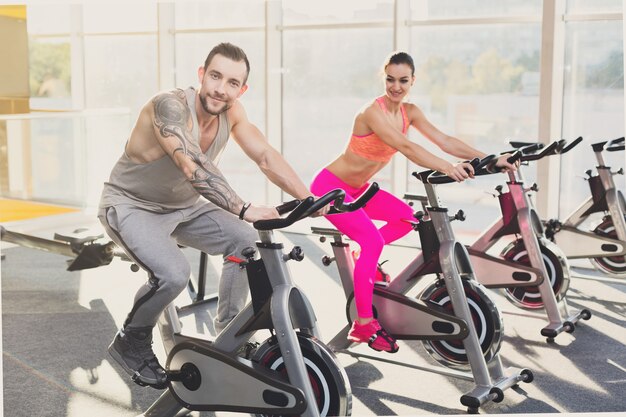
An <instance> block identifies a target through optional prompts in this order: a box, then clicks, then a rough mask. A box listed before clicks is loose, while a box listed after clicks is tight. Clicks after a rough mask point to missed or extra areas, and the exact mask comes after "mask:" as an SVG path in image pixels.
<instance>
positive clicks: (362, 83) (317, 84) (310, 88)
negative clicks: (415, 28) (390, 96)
mask: <svg viewBox="0 0 626 417" xmlns="http://www.w3.org/2000/svg"><path fill="white" fill-rule="evenodd" d="M392 42H393V32H392V31H391V29H369V30H352V29H336V30H323V31H303V30H294V31H287V32H285V33H284V34H283V43H284V49H283V56H284V71H285V74H284V78H283V100H284V102H283V138H284V140H283V142H284V149H283V154H284V155H285V157H286V158H287V161H289V163H290V164H291V165H292V166H293V167H294V168H295V169H296V171H297V172H298V174H299V175H300V176H301V178H302V179H303V180H304V181H305V183H306V184H307V185H308V184H309V183H310V181H311V180H312V179H313V175H314V174H315V172H316V171H318V170H319V169H321V168H322V167H324V166H325V165H326V164H328V163H330V162H331V161H332V160H333V159H334V158H335V157H336V156H338V155H339V154H340V153H341V152H342V151H343V149H344V148H345V146H346V145H347V143H348V139H349V137H350V133H351V131H352V122H353V119H354V115H355V113H356V112H357V111H358V110H359V108H361V107H362V106H363V105H364V104H366V103H368V102H370V101H371V100H373V99H374V98H375V97H377V96H378V95H380V94H382V93H383V92H384V90H383V78H382V76H381V75H382V73H381V67H382V64H383V62H384V60H385V58H386V57H387V55H388V54H389V53H390V52H391V51H392V48H393V44H392ZM328 45H342V48H329V47H328ZM304 51H306V53H304ZM363 51H367V54H363ZM355 63H358V64H355ZM390 174H391V170H390V168H389V166H388V167H387V168H385V170H383V171H382V172H381V173H380V175H379V176H378V177H376V178H375V180H377V181H378V182H379V183H380V185H381V187H383V188H386V189H390V186H391V183H390Z"/></svg>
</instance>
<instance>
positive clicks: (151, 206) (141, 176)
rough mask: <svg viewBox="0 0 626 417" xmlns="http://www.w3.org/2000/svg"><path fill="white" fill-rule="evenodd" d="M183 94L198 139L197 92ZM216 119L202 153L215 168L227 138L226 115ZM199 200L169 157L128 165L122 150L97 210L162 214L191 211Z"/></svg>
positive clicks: (188, 89) (129, 163)
mask: <svg viewBox="0 0 626 417" xmlns="http://www.w3.org/2000/svg"><path fill="white" fill-rule="evenodd" d="M184 92H185V95H186V97H187V106H188V107H189V111H190V112H191V115H192V119H193V131H192V134H193V136H194V137H195V138H198V139H199V130H198V129H199V127H198V117H197V116H196V91H195V89H194V88H193V87H189V88H187V89H186V90H184ZM218 117H219V120H218V122H219V126H218V128H217V133H216V135H215V139H214V140H213V143H211V146H209V149H207V151H206V153H205V155H206V156H207V157H208V158H209V159H210V160H211V161H213V163H214V164H217V162H218V160H219V157H220V156H221V154H222V151H223V150H224V147H225V146H226V143H227V142H228V138H229V136H230V124H229V122H228V117H226V112H223V113H221V114H220V115H219V116H218ZM199 198H200V194H199V193H198V192H197V191H196V189H195V188H194V187H193V186H192V185H191V183H190V182H189V180H188V179H187V177H185V175H184V174H183V172H182V171H181V170H180V169H179V168H178V167H177V166H176V164H175V163H174V161H173V160H172V158H170V156H169V155H165V156H163V157H162V158H160V159H157V160H155V161H151V162H148V163H145V164H139V163H135V162H133V161H131V160H130V158H129V157H128V155H127V154H126V150H124V153H123V154H122V156H121V158H120V159H119V160H118V161H117V163H116V164H115V166H114V167H113V170H112V171H111V176H110V177H109V181H108V182H105V183H104V190H103V191H102V197H101V199H100V207H110V206H115V205H117V204H132V205H134V206H137V207H141V208H145V209H146V210H150V211H156V212H164V211H171V210H177V209H183V208H187V207H191V206H192V205H194V204H195V203H196V202H197V201H198V199H199Z"/></svg>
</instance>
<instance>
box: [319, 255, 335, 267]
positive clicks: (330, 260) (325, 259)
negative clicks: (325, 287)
mask: <svg viewBox="0 0 626 417" xmlns="http://www.w3.org/2000/svg"><path fill="white" fill-rule="evenodd" d="M334 261H335V258H331V257H330V256H328V255H324V256H322V265H324V266H328V265H330V264H332V263H333V262H334Z"/></svg>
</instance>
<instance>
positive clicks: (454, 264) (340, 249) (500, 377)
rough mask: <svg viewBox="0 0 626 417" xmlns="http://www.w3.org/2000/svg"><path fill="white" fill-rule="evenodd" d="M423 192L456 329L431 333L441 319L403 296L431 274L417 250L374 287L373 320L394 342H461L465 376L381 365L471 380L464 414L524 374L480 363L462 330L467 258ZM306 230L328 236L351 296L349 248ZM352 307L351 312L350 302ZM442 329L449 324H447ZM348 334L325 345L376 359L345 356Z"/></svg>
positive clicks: (337, 236) (444, 215) (440, 210)
mask: <svg viewBox="0 0 626 417" xmlns="http://www.w3.org/2000/svg"><path fill="white" fill-rule="evenodd" d="M425 188H426V192H427V194H428V197H429V198H428V200H429V201H430V203H431V206H430V207H428V212H429V214H430V218H431V220H432V224H433V226H434V228H435V231H436V234H437V236H438V238H439V242H440V244H439V248H438V249H436V251H437V252H438V255H439V260H440V262H441V269H442V272H441V274H442V275H443V279H444V282H445V285H446V287H447V289H448V294H449V296H450V300H451V303H452V306H453V309H454V311H455V312H457V315H456V318H457V323H458V324H457V325H458V326H459V327H454V329H450V333H455V335H454V336H453V337H446V336H443V335H442V334H441V333H437V332H434V331H433V328H434V327H436V326H433V320H434V321H436V320H437V319H438V318H439V319H441V318H442V317H441V316H440V315H439V314H438V312H437V311H436V310H434V311H433V309H432V308H431V307H429V306H427V305H425V304H424V303H421V304H420V303H417V302H416V301H415V300H413V299H412V298H409V297H406V296H405V295H404V294H406V293H407V292H408V291H409V290H411V289H412V288H413V287H414V286H415V285H416V284H417V283H418V282H419V281H420V280H421V279H422V278H423V277H424V276H425V275H426V274H429V273H432V272H434V271H431V270H429V268H430V266H429V264H428V263H427V262H426V261H425V259H424V252H423V251H420V252H419V253H418V254H417V255H416V257H415V259H413V260H412V261H411V262H410V263H409V264H408V265H407V266H406V267H405V268H404V270H402V272H400V273H399V274H398V275H397V276H396V277H394V278H393V279H392V280H391V282H390V283H389V285H388V286H387V288H383V287H381V286H375V288H374V299H373V303H374V306H375V308H376V311H377V312H378V317H377V318H378V320H379V321H380V323H381V325H382V326H383V327H384V328H385V329H386V330H387V331H388V332H389V333H390V334H392V335H394V336H395V337H397V338H398V339H431V340H445V339H446V338H448V339H453V338H454V339H459V338H463V346H464V348H465V351H466V354H467V358H468V362H469V364H470V368H471V372H469V373H468V372H460V371H456V370H451V369H443V368H428V367H419V366H415V365H413V364H406V363H403V362H399V361H391V360H384V362H386V363H393V364H396V365H400V366H406V367H410V368H415V369H419V370H425V371H429V372H435V373H438V374H442V375H447V376H451V377H455V378H461V379H465V380H469V381H473V382H474V387H473V389H472V390H471V391H470V392H468V393H466V394H464V395H463V396H462V397H461V403H462V404H463V405H465V406H467V407H468V408H470V409H477V408H478V407H479V406H481V405H482V404H484V403H485V402H487V401H490V400H494V389H499V390H502V391H503V390H505V389H507V388H510V387H512V386H514V385H517V383H518V382H520V381H523V380H524V379H525V376H524V373H525V372H527V370H521V369H519V368H506V369H505V368H504V367H503V365H502V361H501V358H500V356H499V354H498V353H497V352H494V353H493V359H492V360H491V361H490V362H489V363H487V362H486V361H485V358H484V356H483V353H482V350H481V347H480V343H479V341H478V335H477V334H476V329H475V328H474V326H473V325H468V323H472V318H471V313H470V310H469V307H468V302H467V298H466V297H465V292H464V289H463V283H462V278H461V277H463V278H464V279H468V280H472V279H473V275H474V273H473V270H472V265H471V263H470V259H469V255H468V253H467V251H466V249H465V247H464V246H463V245H462V244H460V243H459V242H457V241H456V238H455V236H454V232H453V230H452V228H451V226H450V218H449V215H448V209H447V208H445V207H442V206H441V204H440V203H439V200H438V198H437V195H436V191H435V186H434V185H433V184H429V183H425ZM312 230H313V233H315V234H321V235H329V236H332V237H333V239H334V241H333V242H331V245H332V248H333V254H334V261H335V262H336V263H337V268H338V270H339V276H340V278H341V282H342V287H343V290H344V293H345V295H346V297H347V298H348V297H350V295H351V293H352V292H353V278H352V277H353V271H354V262H353V259H352V256H351V254H350V247H349V245H348V244H347V243H345V242H343V240H342V234H341V233H340V232H339V231H337V230H335V229H324V228H313V229H312ZM352 308H353V309H354V303H353V305H352ZM447 324H448V325H452V324H451V323H450V322H448V323H447ZM349 330H350V324H348V325H347V326H345V327H344V328H343V329H342V330H341V331H340V332H339V333H338V334H337V335H336V336H335V337H333V339H332V340H331V341H330V342H329V343H328V346H330V347H331V348H333V349H334V350H336V351H338V352H343V353H347V354H349V355H351V356H354V357H365V358H369V359H373V360H381V359H380V358H377V357H376V356H372V355H363V354H358V353H354V352H350V351H348V350H347V349H348V348H349V347H350V345H352V343H351V342H350V341H348V340H347V339H346V337H347V335H348V333H349ZM459 334H461V337H459ZM463 334H464V335H463ZM529 382H530V381H529Z"/></svg>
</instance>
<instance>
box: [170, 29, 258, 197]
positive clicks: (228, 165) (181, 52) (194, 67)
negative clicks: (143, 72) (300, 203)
mask: <svg viewBox="0 0 626 417" xmlns="http://www.w3.org/2000/svg"><path fill="white" fill-rule="evenodd" d="M220 42H230V43H232V44H234V45H237V46H239V47H240V48H242V49H243V50H244V51H245V52H246V55H248V61H250V76H249V77H248V87H249V88H248V90H247V91H246V92H245V93H244V95H243V96H241V98H240V100H241V102H242V103H243V105H244V107H245V109H246V113H247V114H248V119H249V120H250V121H251V122H252V123H254V124H255V125H256V126H257V127H258V128H259V129H260V130H261V132H264V131H265V38H264V36H263V32H261V31H259V32H258V33H257V32H239V33H237V32H228V33H198V34H187V33H181V34H177V35H176V85H177V86H179V87H181V88H185V87H188V86H197V85H198V84H199V82H198V67H200V66H203V65H204V61H205V59H206V57H207V55H208V54H209V52H210V51H211V49H212V48H213V46H215V45H217V44H219V43H220ZM219 168H220V170H221V171H222V173H223V174H224V176H225V177H226V179H227V180H228V182H229V184H230V185H231V186H232V187H233V189H234V190H235V191H237V193H238V194H239V195H240V196H241V198H243V199H244V200H246V201H253V202H254V203H257V204H265V203H267V201H266V179H265V176H264V175H263V174H262V173H261V172H260V171H259V168H258V167H257V165H256V164H255V163H254V162H252V160H250V158H248V157H247V156H246V155H245V154H244V153H243V151H242V150H241V148H240V147H239V146H238V145H237V144H236V143H235V142H234V141H230V143H229V144H228V145H227V146H226V150H225V151H224V153H223V154H222V157H221V160H220V163H219Z"/></svg>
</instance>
